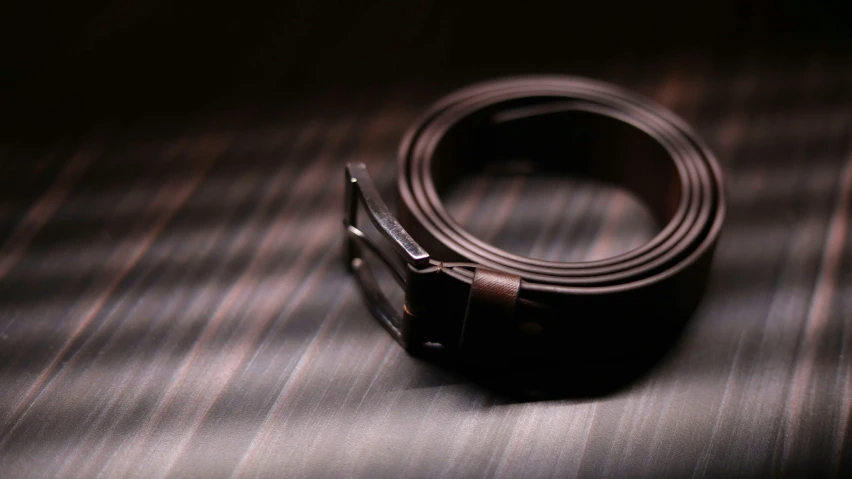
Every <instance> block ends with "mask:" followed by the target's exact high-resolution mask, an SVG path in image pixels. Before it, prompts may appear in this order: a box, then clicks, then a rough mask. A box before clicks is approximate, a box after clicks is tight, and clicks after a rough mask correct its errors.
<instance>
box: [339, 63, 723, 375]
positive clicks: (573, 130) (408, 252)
mask: <svg viewBox="0 0 852 479" xmlns="http://www.w3.org/2000/svg"><path fill="white" fill-rule="evenodd" d="M516 157H523V158H527V159H530V160H532V161H535V162H536V163H537V164H538V165H539V166H540V167H541V168H543V169H545V170H553V171H559V172H561V173H567V174H572V175H588V176H592V177H595V178H600V179H604V180H606V181H609V182H613V183H616V184H619V185H621V186H624V187H626V188H627V189H629V190H631V191H632V192H634V193H635V194H636V195H637V196H638V197H639V198H640V199H642V200H644V201H645V203H646V204H647V205H648V206H649V207H650V209H651V211H652V213H653V214H654V215H655V217H656V219H657V220H658V221H659V223H660V224H661V225H664V226H663V227H662V229H661V231H660V232H659V233H658V234H657V235H656V236H655V237H654V238H653V239H651V240H650V241H649V242H648V243H647V244H645V245H644V246H641V247H639V248H636V249H634V250H632V251H629V252H627V253H624V254H622V255H619V256H617V257H614V258H607V259H604V260H600V261H591V262H582V263H556V262H550V261H543V260H536V259H532V258H525V257H521V256H517V255H514V254H511V253H509V252H506V251H503V250H500V249H498V248H496V247H494V246H492V245H489V244H487V243H485V242H483V241H482V240H480V239H478V238H476V237H474V236H473V235H471V234H470V233H469V232H467V231H465V230H464V228H463V227H462V226H461V225H459V224H458V223H457V222H456V221H455V220H454V219H453V218H452V217H451V216H450V215H449V213H448V212H447V210H446V208H445V207H444V206H443V204H442V202H441V199H440V197H441V193H442V192H444V191H445V190H447V189H448V188H450V187H452V186H453V185H454V184H455V182H456V181H458V179H459V178H460V177H462V176H464V175H465V174H466V173H467V172H468V171H469V170H470V169H473V168H476V167H479V166H481V164H482V163H483V162H488V161H493V160H495V159H498V160H499V159H500V158H516ZM353 168H354V169H353ZM350 170H351V171H354V172H355V173H354V175H355V176H352V175H350V177H348V179H347V181H350V180H352V181H354V182H355V183H356V184H357V183H358V182H362V183H364V184H365V185H366V186H370V183H369V181H367V179H366V170H364V171H360V170H359V169H358V168H356V167H354V166H350ZM397 186H398V192H399V200H400V201H399V202H398V206H399V211H398V212H397V218H398V219H399V221H398V222H397V220H396V219H395V218H393V217H392V216H390V214H388V213H386V212H385V209H384V208H379V207H378V206H381V201H380V200H378V199H377V193H375V192H373V190H374V188H372V187H371V186H370V187H369V188H366V189H364V190H363V193H364V196H365V204H366V206H367V208H368V210H369V211H370V214H371V217H372V218H373V221H374V223H376V225H377V226H379V227H380V230H382V231H383V232H384V234H385V236H387V237H388V238H390V239H391V240H392V241H394V243H395V246H396V250H397V252H398V253H399V254H400V255H402V256H403V257H405V258H406V259H407V262H408V268H407V271H406V272H404V273H400V275H399V277H403V276H404V277H405V290H406V302H405V310H404V314H403V315H402V317H400V316H398V315H396V316H395V315H394V314H393V313H392V312H391V311H390V306H385V307H383V308H381V309H382V311H381V312H382V314H380V315H379V316H380V317H381V318H390V319H387V320H385V321H384V324H385V325H386V327H388V330H389V331H391V333H392V334H394V331H402V333H400V334H397V335H396V336H395V337H397V339H398V340H399V341H400V342H402V343H403V344H404V345H405V346H406V347H407V348H408V349H409V350H411V351H418V350H420V349H422V348H424V347H428V348H430V350H435V349H438V350H442V351H445V352H453V351H455V352H460V353H461V354H462V355H468V354H472V353H474V352H475V354H478V353H479V352H481V349H480V348H472V347H468V346H470V345H472V344H473V343H476V344H480V345H481V344H484V343H488V344H489V348H487V350H488V351H490V352H491V353H495V352H496V354H493V356H494V358H497V359H506V358H509V357H547V358H554V357H558V356H561V355H565V354H574V355H583V356H585V357H589V356H597V357H608V356H611V355H615V354H622V355H623V354H629V353H630V351H632V350H634V349H636V348H640V347H642V345H644V344H646V343H647V342H648V339H649V337H653V336H655V335H660V334H664V333H665V332H666V330H668V329H671V328H672V327H673V326H678V325H680V324H682V323H683V321H684V320H685V319H686V318H687V317H688V316H689V315H690V313H691V312H692V311H693V310H694V308H695V307H696V305H697V304H698V301H699V299H700V297H701V295H702V292H703V290H704V285H705V282H706V279H707V276H708V272H709V269H710V263H711V260H712V256H713V250H714V247H715V244H716V241H717V239H718V237H719V233H720V231H721V227H722V223H723V221H724V217H725V200H724V195H723V186H722V174H721V171H720V169H719V166H718V164H717V163H716V160H715V159H714V158H713V155H712V153H710V151H709V150H708V149H707V148H706V147H705V145H704V144H703V143H702V142H701V140H700V139H698V138H697V136H696V135H695V133H694V132H693V131H692V130H691V129H690V128H689V127H688V126H686V125H685V124H684V122H683V121H682V120H680V119H679V118H677V117H676V116H675V115H673V114H672V113H671V112H669V111H668V110H666V109H665V108H663V107H661V106H659V105H657V104H655V103H653V102H651V101H649V100H647V99H645V98H642V97H640V96H638V95H636V94H634V93H631V92H627V91H625V90H622V89H620V88H617V87H614V86H612V85H608V84H605V83H601V82H596V81H592V80H587V79H582V78H574V77H522V78H514V79H508V80H498V81H492V82H486V83H481V84H478V85H474V86H471V87H469V88H465V89H462V90H459V91H457V92H455V93H452V94H451V95H449V96H447V97H445V98H444V99H442V100H440V101H438V102H437V103H436V104H434V105H433V106H432V107H431V108H429V109H428V110H427V111H426V112H425V113H424V114H423V115H422V116H421V117H420V119H419V120H418V121H417V122H416V123H415V124H414V126H412V128H411V129H410V130H409V132H408V133H407V134H406V136H405V138H404V139H403V141H402V144H401V146H400V151H399V163H398V178H397ZM350 216H352V217H354V216H353V215H351V214H350ZM353 222H354V220H353ZM347 224H348V225H349V226H348V228H349V235H350V239H351V240H352V241H360V242H364V241H366V240H364V239H363V235H361V233H360V232H359V230H357V228H354V223H352V222H350V223H347ZM403 233H405V234H403ZM409 235H410V236H409ZM356 253H357V251H356ZM353 254H355V253H353ZM350 262H351V258H350ZM355 269H357V268H355ZM361 283H362V286H363V287H364V289H365V291H366V290H370V289H371V286H369V285H368V283H369V281H361ZM365 285H366V286H365ZM367 296H368V297H373V296H375V294H373V295H370V294H368V295H367ZM373 303H375V301H373ZM374 306H375V304H374ZM374 311H376V308H375V307H374ZM507 318H511V320H507ZM397 323H398V324H397ZM542 331H543V332H544V333H541V332H542ZM460 346H461V347H460Z"/></svg>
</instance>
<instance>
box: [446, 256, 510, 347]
mask: <svg viewBox="0 0 852 479" xmlns="http://www.w3.org/2000/svg"><path fill="white" fill-rule="evenodd" d="M520 289H521V277H520V276H518V275H514V274H510V273H505V272H502V271H495V270H493V269H488V268H476V269H475V270H474V273H473V283H472V284H471V286H470V296H469V298H468V302H467V311H466V312H465V317H464V324H463V326H462V334H461V338H460V340H459V352H462V351H464V352H465V353H472V352H474V351H476V350H481V349H482V348H483V347H485V348H488V347H489V346H494V345H495V344H494V340H495V339H497V337H498V336H499V335H500V333H501V332H505V330H506V328H505V326H506V325H507V323H508V322H509V321H511V320H512V319H513V318H514V315H515V310H516V307H517V302H518V293H519V292H520Z"/></svg>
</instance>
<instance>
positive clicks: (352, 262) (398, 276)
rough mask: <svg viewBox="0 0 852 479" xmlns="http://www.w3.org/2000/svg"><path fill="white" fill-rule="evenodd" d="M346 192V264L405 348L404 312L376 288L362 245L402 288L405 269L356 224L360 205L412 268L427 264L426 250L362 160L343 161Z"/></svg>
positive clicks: (374, 309) (381, 319)
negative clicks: (396, 213) (391, 206)
mask: <svg viewBox="0 0 852 479" xmlns="http://www.w3.org/2000/svg"><path fill="white" fill-rule="evenodd" d="M345 196H346V197H345V201H346V205H345V212H344V218H343V224H344V226H345V228H346V232H347V234H346V237H347V239H346V244H345V248H346V251H345V260H346V265H347V267H348V268H349V269H350V270H351V271H352V272H353V273H354V275H355V277H356V278H357V280H358V283H359V285H360V287H361V291H362V293H363V295H364V297H365V299H366V300H367V305H368V307H369V308H370V312H371V313H372V314H373V316H374V317H375V318H376V319H377V320H378V321H379V323H380V324H381V325H382V326H383V327H384V328H385V329H386V330H387V332H388V333H390V335H391V336H393V338H394V339H395V340H396V341H397V342H398V343H399V344H400V345H402V346H403V347H404V348H406V349H408V348H407V346H408V344H407V343H408V341H407V340H406V334H404V332H405V331H404V330H405V328H404V325H403V321H404V315H403V314H402V312H401V311H397V310H395V308H394V307H393V305H392V304H391V303H390V301H389V300H388V298H387V296H385V294H384V293H383V292H382V290H381V288H379V284H378V281H377V280H376V277H375V275H374V274H373V271H372V269H371V268H370V266H369V265H368V263H367V262H366V261H365V260H364V258H363V256H362V254H361V252H362V248H366V249H368V250H370V252H371V253H373V255H375V256H376V257H378V258H379V259H380V260H381V261H382V262H383V263H384V264H385V265H386V266H387V267H388V269H389V270H390V271H391V273H392V276H393V278H394V279H395V280H396V282H397V283H398V284H399V285H400V287H402V288H403V289H406V273H405V271H400V270H399V268H397V266H396V265H395V264H394V262H393V261H392V260H391V259H390V258H388V257H387V255H385V254H384V252H383V251H382V250H381V249H379V248H378V247H377V246H376V245H375V244H374V243H373V242H372V241H370V239H368V238H367V236H366V235H365V234H364V232H363V231H361V230H360V229H359V228H358V225H357V218H358V211H359V206H363V207H364V211H365V213H367V217H368V218H369V219H370V221H371V222H372V223H373V225H375V227H376V229H378V230H379V232H380V233H381V234H382V236H384V237H385V238H386V239H388V240H389V241H390V243H391V245H392V246H393V249H394V251H395V252H396V253H398V254H399V255H400V256H401V257H402V258H403V259H404V260H405V262H406V263H407V265H409V266H410V267H413V268H419V267H426V266H430V264H431V263H430V258H429V253H427V252H426V250H424V249H423V247H421V246H420V245H419V244H417V242H416V241H414V238H412V237H411V235H409V234H408V232H407V231H405V229H404V228H403V227H402V225H401V224H399V221H397V219H396V218H395V217H394V216H393V214H392V213H391V212H390V209H389V208H388V207H387V205H386V204H385V202H384V201H383V200H382V198H381V196H380V195H379V192H378V190H377V189H376V186H375V184H374V183H373V180H372V178H371V177H370V173H369V172H368V171H367V166H366V165H365V164H364V163H360V162H358V163H349V164H347V165H346V193H345ZM402 309H404V308H402Z"/></svg>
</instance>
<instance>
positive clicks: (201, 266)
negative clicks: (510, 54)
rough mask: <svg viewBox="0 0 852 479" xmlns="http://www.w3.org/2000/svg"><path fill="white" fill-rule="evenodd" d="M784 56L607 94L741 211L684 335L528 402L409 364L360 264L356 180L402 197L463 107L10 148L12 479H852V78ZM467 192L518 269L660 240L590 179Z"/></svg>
mask: <svg viewBox="0 0 852 479" xmlns="http://www.w3.org/2000/svg"><path fill="white" fill-rule="evenodd" d="M752 60H754V61H752ZM757 60H759V59H748V61H742V62H740V63H738V64H737V65H736V66H734V67H731V68H729V69H727V70H725V71H717V70H714V68H713V66H712V65H711V64H706V65H703V66H702V65H698V66H696V67H695V68H692V67H690V68H678V67H677V64H675V63H673V64H661V65H659V66H658V68H656V69H653V70H649V69H645V70H643V73H642V74H641V75H640V74H637V73H636V71H634V70H631V69H627V68H623V67H619V68H612V69H604V68H602V69H599V70H595V71H593V72H591V73H594V74H596V76H598V77H599V78H602V79H604V80H611V81H616V82H618V83H619V84H621V85H623V86H626V87H630V88H633V89H635V90H638V91H640V92H642V93H644V94H646V95H648V96H650V97H652V98H655V99H657V100H658V101H660V102H661V103H663V104H664V105H666V106H668V107H670V108H672V109H673V110H674V111H675V112H677V113H678V114H680V115H681V116H683V117H684V118H685V119H687V120H688V121H689V122H691V123H692V124H693V125H694V126H695V127H696V129H697V130H698V131H699V133H700V134H701V135H702V136H703V137H704V138H705V139H706V140H707V141H708V143H709V144H710V145H711V147H712V148H713V149H714V151H715V152H716V153H717V155H718V157H719V159H720V162H721V163H722V165H723V168H724V170H725V173H726V177H727V188H728V193H729V215H728V220H727V223H726V228H725V231H724V234H723V237H722V239H721V242H720V244H719V247H718V250H717V254H716V259H715V262H714V270H713V276H712V280H711V284H710V287H709V290H708V292H707V295H706V296H705V300H704V301H703V303H702V305H701V307H700V309H699V310H698V312H697V313H696V315H695V316H694V318H693V319H692V321H691V322H690V324H689V326H688V328H687V330H686V332H685V333H684V336H683V338H682V339H681V340H680V342H679V343H678V344H677V346H676V347H675V349H674V350H673V351H672V352H671V353H670V354H669V355H668V356H667V357H666V358H665V359H664V360H663V361H662V363H661V364H660V365H659V366H657V367H656V368H655V369H654V370H652V371H651V372H649V373H648V374H647V375H645V376H643V377H642V378H641V379H640V380H639V381H638V382H637V383H635V384H633V385H631V386H629V387H627V388H625V389H624V390H621V391H618V392H616V393H613V394H611V395H607V396H605V397H596V398H584V399H564V400H552V401H539V402H512V401H509V400H506V399H505V398H502V397H499V396H497V395H495V394H494V393H492V392H490V391H489V390H487V389H483V388H481V387H479V386H476V385H475V384H472V383H470V382H468V381H467V380H465V379H464V378H462V377H460V376H458V375H456V374H454V373H453V372H451V371H446V370H444V369H441V368H439V367H436V366H432V365H429V364H426V363H423V362H421V361H418V360H416V359H413V358H411V357H409V356H407V355H406V354H405V353H404V352H403V351H402V350H401V349H400V348H399V347H398V346H397V344H395V343H394V342H393V340H392V339H391V338H390V337H389V336H388V335H387V334H386V333H385V332H384V331H383V330H382V328H381V327H380V326H379V325H378V324H377V323H376V322H375V321H374V320H373V319H372V318H371V317H370V315H369V313H368V311H367V309H366V308H365V306H364V304H363V302H362V300H361V298H360V296H359V294H358V291H357V289H356V287H355V284H354V282H353V280H352V278H350V277H349V276H348V275H347V273H346V271H345V269H344V267H343V264H342V258H341V254H340V251H341V244H342V228H341V217H342V202H343V198H342V186H343V185H342V182H343V165H344V164H345V163H346V162H348V161H355V160H359V161H365V162H366V163H367V164H368V166H369V167H370V168H371V170H372V172H373V174H374V176H375V177H376V180H377V182H378V183H379V185H380V187H381V188H382V189H383V192H385V193H386V197H389V198H390V197H392V192H393V188H394V185H393V181H394V180H393V178H394V175H395V171H394V169H395V164H394V156H395V150H396V146H397V143H398V141H399V139H400V137H401V135H402V133H403V132H404V130H405V128H406V127H407V126H408V125H409V124H410V123H411V122H412V121H413V120H414V118H415V117H416V115H417V114H418V113H419V112H420V111H421V110H422V109H423V108H424V107H425V106H426V105H427V104H428V103H429V102H430V101H432V100H434V99H436V98H437V97H438V96H440V95H441V94H443V93H446V92H447V91H448V90H447V89H446V88H443V87H440V88H439V87H434V88H426V87H424V86H423V85H422V84H420V85H419V86H418V85H400V86H398V87H394V88H389V89H386V90H384V91H381V92H376V91H368V90H362V89H351V90H347V89H346V88H343V87H341V88H339V89H338V90H329V91H327V92H325V93H323V94H318V95H316V96H315V97H312V98H308V99H305V100H304V101H303V102H301V103H300V105H301V106H299V107H298V108H297V107H295V106H294V107H293V108H283V109H279V110H276V111H274V113H270V112H268V111H267V112H265V113H263V114H260V113H253V112H252V111H250V110H247V111H237V110H226V111H225V110H223V111H211V112H207V113H205V114H198V115H195V116H193V117H192V118H189V119H186V120H180V121H175V122H172V123H171V124H166V125H153V124H145V123H130V122H125V123H120V124H111V125H106V126H103V127H97V128H93V129H91V130H90V131H89V132H88V133H87V134H86V135H84V136H82V137H79V138H78V137H74V139H73V140H72V139H69V140H67V141H64V142H51V143H49V144H44V145H32V144H24V143H21V142H14V141H11V140H10V141H7V142H6V144H4V145H3V146H2V148H0V155H2V168H3V170H4V171H3V179H2V187H3V191H4V193H3V196H2V200H3V201H2V204H0V233H2V236H0V239H1V240H2V242H0V385H2V388H0V476H2V477H8V478H17V477H336V476H357V477H376V476H388V477H407V476H414V477H439V476H440V477H470V476H481V475H487V476H498V477H548V476H549V477H578V476H579V477H664V476H668V477H723V476H724V477H735V476H737V477H768V476H777V475H799V474H804V473H805V472H808V473H809V475H810V477H832V476H836V477H849V476H850V475H852V414H850V411H852V313H850V311H852V235H850V233H849V230H850V227H852V225H850V221H852V211H850V209H851V208H852V135H850V132H852V108H850V105H852V89H850V88H849V85H851V84H852V68H849V65H841V64H834V63H831V62H828V61H826V62H819V61H816V62H814V63H813V64H812V65H810V66H808V67H806V68H801V69H796V70H794V71H790V70H779V69H777V68H775V67H773V66H771V65H770V64H768V63H761V62H760V61H757ZM500 182H502V183H500ZM507 182H508V186H509V188H508V190H509V193H508V194H506V193H505V192H503V193H498V190H499V189H500V188H497V187H496V185H498V183H499V184H501V185H503V186H506V183H507ZM566 185H568V186H572V185H573V187H571V188H564V186H566ZM468 186H470V188H468V189H467V190H466V191H467V194H461V193H460V192H459V193H458V194H453V195H450V197H449V198H448V201H449V203H450V206H451V209H452V211H453V213H454V214H455V215H456V216H457V217H458V218H459V219H460V220H461V221H462V222H463V223H464V224H466V225H467V226H468V227H469V228H470V230H471V231H473V232H474V233H475V234H477V235H478V236H480V237H482V238H484V239H486V240H489V241H492V242H494V243H495V244H497V245H498V246H500V247H502V248H504V249H507V250H510V251H513V252H517V253H522V254H528V255H531V256H535V257H541V258H548V259H557V260H558V259H562V260H582V259H591V258H599V257H605V256H609V255H612V254H614V253H617V252H620V251H625V250H627V249H630V248H631V247H634V246H636V244H639V243H641V242H642V241H643V240H644V239H647V238H648V237H649V235H651V234H652V233H653V225H652V224H651V223H650V220H649V218H648V216H647V215H646V214H645V213H643V210H641V209H640V208H639V207H638V206H637V205H636V203H635V201H634V200H632V199H631V198H630V197H628V196H626V195H623V194H605V192H604V193H602V192H601V190H600V189H599V188H594V187H593V186H591V185H589V184H588V183H579V182H575V183H570V180H566V179H562V180H559V179H524V178H514V179H512V178H510V179H506V178H497V179H495V178H488V177H486V176H482V177H476V178H472V179H470V183H469V184H468Z"/></svg>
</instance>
